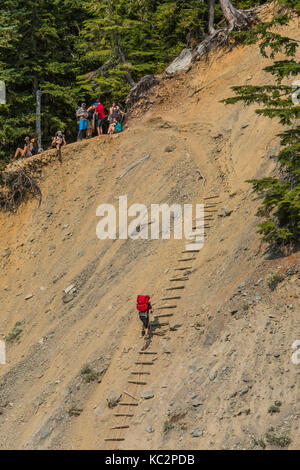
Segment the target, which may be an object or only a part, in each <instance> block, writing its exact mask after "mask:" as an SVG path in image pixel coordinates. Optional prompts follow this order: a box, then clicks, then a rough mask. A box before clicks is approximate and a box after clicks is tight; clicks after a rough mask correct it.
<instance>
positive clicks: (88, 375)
mask: <svg viewBox="0 0 300 470" xmlns="http://www.w3.org/2000/svg"><path fill="white" fill-rule="evenodd" d="M80 374H81V375H82V376H83V377H84V380H85V382H86V383H90V382H95V381H96V380H97V379H98V377H99V373H98V372H97V371H95V370H94V369H92V368H91V367H90V365H89V364H86V365H84V366H83V367H82V369H81V371H80Z"/></svg>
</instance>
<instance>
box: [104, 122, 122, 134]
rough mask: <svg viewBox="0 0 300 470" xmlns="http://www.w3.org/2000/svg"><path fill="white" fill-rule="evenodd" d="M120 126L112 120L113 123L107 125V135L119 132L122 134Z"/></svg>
mask: <svg viewBox="0 0 300 470" xmlns="http://www.w3.org/2000/svg"><path fill="white" fill-rule="evenodd" d="M122 130H123V128H122V124H121V123H120V122H119V121H117V120H116V118H114V120H113V122H112V123H111V124H110V125H109V128H108V131H107V133H108V134H118V133H119V132H122Z"/></svg>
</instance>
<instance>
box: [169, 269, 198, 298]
mask: <svg viewBox="0 0 300 470" xmlns="http://www.w3.org/2000/svg"><path fill="white" fill-rule="evenodd" d="M192 268H193V267H192V266H187V267H186V268H174V271H186V270H187V269H192ZM163 300H164V299H163Z"/></svg>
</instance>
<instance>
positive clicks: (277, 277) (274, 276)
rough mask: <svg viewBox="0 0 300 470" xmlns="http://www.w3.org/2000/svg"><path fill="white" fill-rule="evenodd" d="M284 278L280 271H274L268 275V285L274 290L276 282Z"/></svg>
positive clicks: (278, 282)
mask: <svg viewBox="0 0 300 470" xmlns="http://www.w3.org/2000/svg"><path fill="white" fill-rule="evenodd" d="M283 280H284V276H283V275H282V274H280V273H275V274H272V276H270V278H269V279H268V287H269V288H270V289H271V290H275V289H276V287H277V286H278V284H280V283H281V282H282V281H283Z"/></svg>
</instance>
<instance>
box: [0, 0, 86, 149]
mask: <svg viewBox="0 0 300 470" xmlns="http://www.w3.org/2000/svg"><path fill="white" fill-rule="evenodd" d="M81 3H82V2H80V1H75V2H74V1H70V0H51V1H50V0H34V1H33V0H1V11H0V35H1V40H0V80H3V81H5V83H6V89H7V104H6V105H0V142H1V149H0V158H1V157H2V158H3V157H4V158H8V157H9V156H11V154H12V152H13V150H14V147H15V146H16V145H17V144H18V143H19V145H20V144H21V145H22V140H23V138H24V135H26V134H29V135H33V134H34V133H35V122H36V117H37V116H36V92H37V90H38V89H40V90H41V92H42V114H41V119H42V129H43V143H44V144H45V145H46V146H47V144H49V142H50V137H51V135H53V134H54V133H55V131H57V129H59V128H60V129H62V130H65V129H68V130H69V138H70V136H71V135H72V132H73V133H74V132H75V126H76V121H75V108H76V106H77V104H78V101H80V99H81V98H80V95H81V90H80V87H79V86H77V85H76V76H77V75H78V74H79V73H80V72H81V71H82V70H84V69H86V68H88V67H90V64H89V63H87V62H86V61H82V60H81V57H80V56H79V55H78V54H77V53H76V52H75V45H76V40H77V38H78V35H79V31H80V28H81V24H82V23H83V21H84V20H85V19H86V18H87V13H86V11H85V9H83V7H82V5H81Z"/></svg>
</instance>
